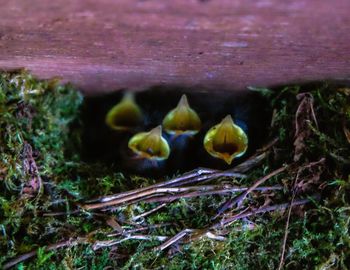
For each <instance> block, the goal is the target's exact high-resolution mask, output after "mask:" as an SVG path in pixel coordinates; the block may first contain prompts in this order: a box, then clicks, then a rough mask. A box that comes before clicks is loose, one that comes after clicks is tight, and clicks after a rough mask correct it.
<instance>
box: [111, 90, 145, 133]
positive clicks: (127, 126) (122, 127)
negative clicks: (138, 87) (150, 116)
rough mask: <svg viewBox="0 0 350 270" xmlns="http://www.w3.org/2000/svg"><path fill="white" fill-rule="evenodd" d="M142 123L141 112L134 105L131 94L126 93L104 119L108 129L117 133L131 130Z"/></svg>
mask: <svg viewBox="0 0 350 270" xmlns="http://www.w3.org/2000/svg"><path fill="white" fill-rule="evenodd" d="M142 121H143V115H142V111H141V109H140V107H139V106H138V105H137V104H136V103H135V99H134V95H133V94H132V93H126V94H125V95H124V97H123V98H122V100H121V101H120V102H119V103H118V104H116V105H115V106H114V107H112V109H110V110H109V112H108V113H107V115H106V119H105V122H106V124H107V125H108V126H109V127H110V128H112V129H114V130H118V131H126V130H131V129H133V128H135V127H137V126H138V125H140V124H141V123H142Z"/></svg>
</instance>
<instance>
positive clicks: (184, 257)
mask: <svg viewBox="0 0 350 270" xmlns="http://www.w3.org/2000/svg"><path fill="white" fill-rule="evenodd" d="M304 91H308V92H310V93H311V94H312V95H313V97H314V109H315V115H316V118H317V121H318V126H319V129H316V128H314V127H311V129H312V134H311V135H310V136H309V137H308V138H307V142H306V145H307V146H306V147H305V149H304V152H305V153H304V155H303V162H306V163H307V162H312V161H317V160H319V159H320V158H325V159H326V165H327V166H326V170H325V171H324V172H323V173H322V175H321V181H322V187H323V188H322V190H314V193H319V194H321V200H319V201H315V202H313V203H312V204H309V205H308V206H306V207H304V208H302V209H299V210H298V211H293V212H292V216H291V220H290V224H289V234H288V238H287V244H286V256H285V269H315V268H316V269H348V268H349V265H350V236H349V225H350V196H349V194H350V193H349V192H350V178H349V175H348V174H349V166H350V157H349V153H350V147H349V145H350V144H349V141H348V140H347V138H346V134H345V133H346V127H349V121H350V109H349V106H350V105H349V104H350V103H349V98H350V97H349V90H346V89H345V90H344V89H341V90H339V89H338V87H337V86H335V85H333V84H329V83H319V84H313V85H307V86H304V87H300V86H289V87H285V88H283V89H279V90H278V91H276V92H270V91H262V94H263V95H264V96H265V98H266V99H268V100H269V104H270V106H271V109H272V110H274V116H273V117H274V118H273V125H272V128H271V134H270V137H271V138H273V137H275V136H277V137H278V138H279V142H278V143H277V145H275V146H274V151H273V154H271V155H270V156H269V158H268V159H266V160H265V161H264V163H263V164H262V165H261V166H259V167H257V168H255V169H254V170H252V171H250V172H249V175H248V178H247V179H245V180H244V181H243V182H241V183H239V184H241V185H248V186H249V184H252V183H253V181H254V180H255V179H256V178H257V177H261V176H263V175H265V174H266V173H268V172H269V171H271V170H273V169H276V168H278V167H280V166H281V165H282V164H285V163H291V162H292V159H293V152H294V145H293V142H294V139H295V138H294V133H295V130H294V126H295V123H294V120H295V113H296V110H297V108H298V100H297V99H296V95H297V94H298V93H301V92H304ZM82 102H83V97H82V96H81V94H79V93H78V92H77V91H75V90H74V89H72V88H71V87H70V86H59V85H57V84H56V83H55V82H54V81H38V80H37V79H35V78H33V77H32V76H30V75H29V74H27V73H16V74H15V73H14V74H9V73H3V74H1V75H0V155H1V158H0V254H1V256H0V265H4V264H5V263H6V262H8V261H9V260H11V259H13V258H15V257H16V256H18V255H21V254H24V253H26V252H29V251H32V250H35V249H38V248H39V249H38V251H37V256H35V257H33V258H32V259H29V260H27V261H25V262H22V263H19V264H17V265H16V266H15V268H17V269H112V268H117V269H119V268H121V269H130V268H131V269H275V268H277V267H278V264H279V261H280V254H281V245H282V241H283V237H284V233H285V224H286V216H287V215H286V213H285V212H274V213H267V214H264V215H257V216H255V217H253V218H251V219H250V221H251V222H253V223H247V221H246V220H245V221H242V222H237V223H235V224H234V225H232V226H230V227H229V231H228V236H227V237H228V239H227V240H226V241H223V242H220V241H214V240H208V239H203V240H198V241H195V242H193V243H190V244H186V245H184V246H181V247H179V250H178V251H176V250H174V249H171V251H172V252H173V254H170V252H167V251H165V252H161V253H158V252H155V251H153V250H152V247H155V246H157V245H159V242H158V241H157V240H152V241H141V240H130V241H126V242H123V243H121V244H119V245H117V246H115V247H112V248H108V247H106V248H102V249H98V250H94V249H93V248H92V243H93V242H94V241H95V240H107V239H111V237H107V234H108V233H111V232H112V231H113V229H112V228H111V227H110V226H109V225H108V224H107V222H106V220H108V219H109V218H110V217H115V218H116V219H117V220H118V221H119V222H120V223H121V224H122V225H123V226H124V228H127V227H128V226H130V227H132V226H133V225H132V224H130V220H131V218H132V217H133V216H135V215H138V214H140V213H142V212H144V211H146V210H149V209H151V208H152V207H154V206H155V205H154V204H153V205H152V204H143V203H140V204H137V205H132V206H127V207H121V208H118V209H116V210H115V211H113V212H106V213H102V214H101V213H100V214H99V215H95V214H91V213H88V212H82V213H79V214H69V212H70V210H71V209H76V207H77V205H78V204H79V202H82V201H85V200H88V199H91V198H95V197H97V196H102V195H107V194H113V193H117V192H120V191H126V190H129V189H130V188H137V187H140V186H146V185H149V184H151V183H154V182H155V180H154V179H149V178H143V177H137V176H131V175H124V174H123V173H121V172H118V171H117V170H116V169H115V168H114V167H113V166H111V165H110V164H108V165H106V164H103V163H97V162H95V163H93V164H92V163H89V164H87V163H84V162H83V161H82V160H81V158H80V155H79V153H80V150H79V147H80V146H81V143H80V138H81V132H80V129H81V123H80V121H79V119H80V115H79V113H80V107H81V104H82ZM231 181H237V180H234V179H232V180H231ZM292 181H293V179H291V176H290V175H288V174H287V173H283V174H280V175H279V176H277V177H274V178H273V179H271V180H269V182H268V183H269V184H271V185H272V184H277V183H278V184H281V183H283V184H284V186H285V189H284V191H283V192H282V193H278V194H267V195H268V196H269V197H270V198H272V201H276V202H289V201H290V200H291V196H292V195H291V192H290V191H289V190H290V187H291V185H292V184H291V183H292ZM236 183H237V182H236ZM265 195H266V194H265ZM267 195H266V196H267ZM308 195H312V192H311V193H310V192H309V193H306V194H304V195H303V196H308ZM227 198H228V196H225V197H224V196H207V197H200V198H199V197H196V198H192V199H186V200H185V199H181V200H178V201H177V202H175V203H172V204H170V205H169V206H167V207H166V208H164V209H162V210H161V211H159V212H157V213H154V214H153V215H150V216H149V217H147V218H146V220H144V221H143V224H146V225H152V224H161V223H169V225H168V226H165V227H161V228H158V229H153V230H150V231H149V232H148V234H149V235H165V236H172V235H175V234H176V233H177V232H179V231H180V230H182V229H184V228H203V227H205V226H206V225H207V224H208V223H210V219H211V217H212V216H213V215H214V214H215V210H216V209H217V207H218V206H219V205H221V204H222V203H223V202H224V201H225V200H227ZM259 200H261V199H260V198H256V201H257V202H258V201H259ZM262 200H264V199H262ZM62 211H63V212H67V213H68V214H66V215H59V216H47V215H45V213H47V212H62ZM249 225H253V228H251V229H248V227H249ZM79 236H84V237H86V236H87V237H88V238H89V242H90V243H86V242H85V243H84V244H78V245H75V246H72V247H66V248H61V249H57V250H54V251H47V250H46V249H45V247H47V246H48V245H50V244H53V243H57V242H60V241H62V240H67V239H69V238H76V237H79ZM347 267H348V268H347Z"/></svg>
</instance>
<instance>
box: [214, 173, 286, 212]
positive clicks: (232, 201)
mask: <svg viewBox="0 0 350 270" xmlns="http://www.w3.org/2000/svg"><path fill="white" fill-rule="evenodd" d="M287 168H289V166H284V167H281V168H279V169H277V170H274V171H273V172H271V173H269V174H267V175H265V176H264V177H262V178H260V179H259V180H257V181H256V182H255V183H254V184H253V185H252V186H251V187H250V188H248V189H247V190H246V191H245V192H243V193H242V194H241V195H239V196H237V197H235V198H233V199H230V200H228V201H227V202H225V203H224V204H223V205H222V206H221V207H220V208H219V210H218V213H217V214H216V216H215V217H214V218H213V219H215V218H217V217H218V216H220V215H221V214H222V213H223V212H225V211H226V210H227V209H229V208H232V207H233V206H234V205H236V204H237V205H239V204H241V202H242V201H243V200H244V199H245V198H246V197H247V195H248V194H249V193H251V192H252V191H253V190H255V189H256V188H257V187H258V186H260V185H261V184H263V183H265V182H266V181H267V180H269V179H270V178H271V177H273V176H276V175H278V174H280V173H281V172H283V171H285V170H286V169H287Z"/></svg>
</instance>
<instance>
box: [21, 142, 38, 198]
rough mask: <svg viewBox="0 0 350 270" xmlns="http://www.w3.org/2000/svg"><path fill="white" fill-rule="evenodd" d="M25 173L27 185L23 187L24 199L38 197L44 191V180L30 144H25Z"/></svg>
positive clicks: (23, 155) (23, 153) (23, 156)
mask: <svg viewBox="0 0 350 270" xmlns="http://www.w3.org/2000/svg"><path fill="white" fill-rule="evenodd" d="M22 159H23V172H24V175H25V178H26V179H25V183H24V185H23V187H22V192H21V194H22V197H29V198H32V197H36V196H38V195H39V194H40V192H41V190H42V185H43V183H42V180H41V177H40V174H39V170H38V167H37V165H36V162H35V159H34V157H33V149H32V146H31V145H30V144H29V143H28V142H24V145H23V151H22Z"/></svg>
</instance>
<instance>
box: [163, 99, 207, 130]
mask: <svg viewBox="0 0 350 270" xmlns="http://www.w3.org/2000/svg"><path fill="white" fill-rule="evenodd" d="M201 126H202V123H201V120H200V118H199V116H198V114H197V113H196V112H195V111H194V110H193V109H191V107H190V105H189V104H188V101H187V97H186V95H182V97H181V99H180V101H179V103H178V104H177V106H176V108H175V109H173V110H171V111H170V112H169V113H168V114H167V115H166V116H165V117H164V120H163V127H164V129H165V131H166V132H167V133H169V134H173V135H181V134H187V135H194V134H196V133H197V132H198V131H199V130H200V129H201Z"/></svg>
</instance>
